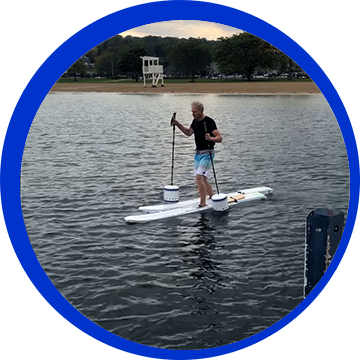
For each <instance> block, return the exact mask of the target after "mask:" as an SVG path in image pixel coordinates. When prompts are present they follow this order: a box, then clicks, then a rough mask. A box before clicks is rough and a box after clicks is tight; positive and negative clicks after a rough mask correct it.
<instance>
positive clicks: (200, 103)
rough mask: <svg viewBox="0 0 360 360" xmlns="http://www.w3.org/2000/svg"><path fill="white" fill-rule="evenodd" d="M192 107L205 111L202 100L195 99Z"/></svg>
mask: <svg viewBox="0 0 360 360" xmlns="http://www.w3.org/2000/svg"><path fill="white" fill-rule="evenodd" d="M191 106H192V107H195V108H196V109H198V110H200V111H201V112H204V105H203V103H202V102H200V101H194V102H192V103H191Z"/></svg>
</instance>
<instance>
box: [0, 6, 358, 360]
mask: <svg viewBox="0 0 360 360" xmlns="http://www.w3.org/2000/svg"><path fill="white" fill-rule="evenodd" d="M251 4H253V3H240V2H236V1H227V2H225V3H224V2H222V3H221V4H220V3H218V2H210V1H203V0H201V1H197V2H196V3H194V2H190V1H177V0H176V1H174V0H171V1H170V0H167V1H161V2H152V3H147V4H142V5H137V6H133V7H130V8H126V9H123V10H120V11H117V12H115V13H112V14H109V15H108V16H106V17H102V18H100V19H98V20H96V21H94V22H93V23H91V24H89V25H88V26H86V27H85V28H83V29H81V30H79V31H78V32H77V33H75V34H74V35H73V36H72V37H70V38H69V39H68V40H67V41H65V42H64V43H63V44H62V45H61V46H59V47H58V48H57V49H56V50H55V51H54V52H53V53H52V54H51V55H50V56H49V57H48V58H47V59H46V60H44V62H43V63H42V64H41V65H40V66H39V67H38V68H37V69H36V70H35V71H34V72H33V73H32V74H31V75H30V76H29V77H28V78H27V79H26V81H25V87H24V89H23V90H22V91H21V92H20V93H19V94H18V96H17V103H16V106H15V107H14V108H12V109H11V110H10V112H9V127H8V129H6V130H5V131H4V133H3V134H2V138H1V139H2V160H1V162H0V166H1V184H2V185H3V186H2V189H3V192H2V205H3V206H2V207H1V220H2V221H1V222H2V225H1V266H2V275H3V283H2V289H4V290H5V291H4V292H3V295H2V299H1V304H2V308H3V310H4V318H3V324H6V328H5V327H3V330H5V331H4V332H3V334H2V340H3V344H5V353H6V354H8V356H7V357H6V358H12V359H17V358H19V359H20V358H33V357H36V358H37V359H49V358H51V359H57V358H59V359H60V358H61V359H63V358H67V359H82V358H87V359H108V358H113V357H120V356H121V357H125V356H131V358H132V357H135V358H140V357H144V356H145V357H148V358H152V357H154V358H156V359H167V358H168V357H169V356H171V357H174V358H180V357H183V356H187V357H193V358H196V359H197V358H198V357H199V356H206V358H218V357H219V356H224V357H225V356H238V357H240V356H241V357H248V358H251V359H264V358H265V359H273V358H274V359H303V358H310V359H315V358H324V357H326V358H327V359H338V358H353V357H354V355H355V354H356V347H355V344H356V340H357V339H356V332H357V326H358V321H359V311H358V304H357V298H356V296H355V295H354V291H353V289H354V288H356V284H357V283H358V279H357V274H358V269H357V264H356V261H357V259H356V255H357V254H358V250H359V245H358V241H357V238H358V234H357V231H356V229H355V226H354V222H355V220H354V219H353V220H351V218H352V217H354V216H355V214H352V212H351V211H350V208H352V204H353V203H355V204H356V203H357V196H358V195H357V194H356V193H353V194H352V198H351V202H350V206H349V214H348V218H347V223H346V227H345V232H344V235H343V238H342V241H341V244H340V247H339V249H338V252H337V254H336V256H335V258H334V260H333V262H332V264H331V266H330V268H329V269H328V271H327V273H326V274H325V276H324V277H323V279H322V280H321V282H320V283H319V284H318V285H317V287H316V289H315V290H314V291H313V292H312V293H311V294H310V295H309V296H308V297H307V298H306V300H304V301H303V302H302V303H301V304H300V305H299V306H298V307H297V308H296V309H295V310H294V311H292V312H291V313H290V314H289V315H287V316H286V317H285V318H284V319H282V320H281V321H280V322H278V323H276V324H275V325H273V326H272V327H270V328H268V329H267V330H265V331H263V332H261V333H259V334H257V335H255V336H252V337H250V338H248V339H246V340H243V341H241V342H238V343H235V344H232V345H227V346H223V347H221V348H214V349H209V350H201V351H187V352H186V354H184V352H183V351H172V350H163V349H155V348H151V347H147V346H143V345H139V344H135V343H132V342H130V341H127V340H124V339H121V338H119V337H117V336H115V335H113V334H111V333H109V332H107V331H105V330H103V329H102V328H100V327H99V326H97V325H96V324H94V323H92V322H91V321H90V320H88V319H87V318H85V317H84V316H83V315H82V314H80V313H79V312H78V311H77V310H76V309H74V308H73V307H72V306H71V305H70V304H69V303H68V302H67V301H66V299H64V298H63V297H62V295H61V294H60V293H59V292H58V291H57V290H56V288H55V287H54V286H53V285H52V283H51V282H50V280H49V279H48V277H47V276H46V274H45V273H44V271H43V269H42V268H41V266H40V264H39V263H38V261H37V258H36V256H35V254H34V252H33V250H32V247H31V245H30V242H29V239H28V236H27V233H26V229H25V226H24V221H23V217H22V211H21V203H20V194H19V189H20V181H19V180H20V168H21V160H22V153H23V149H24V145H25V141H26V137H27V134H28V131H29V128H30V126H31V123H32V120H33V118H34V116H35V114H36V111H37V110H38V108H39V106H40V105H41V102H42V101H43V99H44V98H45V96H46V95H47V93H48V92H49V91H50V89H51V87H52V86H53V84H54V83H55V82H56V81H57V79H58V78H59V77H60V76H61V75H62V74H63V73H64V71H65V70H66V69H67V68H68V67H69V66H71V64H72V63H74V62H75V61H76V60H77V59H78V58H79V57H80V56H82V55H83V54H84V53H86V52H87V51H89V50H90V49H91V48H93V47H94V46H96V45H97V44H99V43H101V42H102V41H104V40H106V39H108V38H110V37H112V36H114V35H116V34H118V33H120V32H123V31H126V30H128V29H131V28H134V27H137V26H141V25H144V24H147V23H153V22H160V21H167V20H185V19H189V20H204V21H211V22H217V23H221V24H225V25H229V26H233V27H235V28H239V29H242V30H245V31H248V32H250V33H252V34H254V35H257V36H259V37H261V38H263V39H264V40H266V41H268V42H270V43H272V44H273V45H274V46H276V47H278V48H279V49H280V50H282V51H284V52H285V53H286V54H287V55H289V56H290V57H291V58H292V59H294V61H295V62H297V63H298V64H299V65H300V66H301V67H302V68H303V69H304V70H305V71H306V72H307V73H308V74H309V75H310V77H311V78H312V79H313V80H314V81H315V83H316V84H317V85H318V86H319V88H320V90H321V91H322V93H323V94H324V96H325V97H326V99H327V100H328V102H329V103H330V105H331V107H332V109H333V111H334V113H335V115H336V117H337V120H338V122H339V124H340V125H341V130H342V133H343V136H344V139H345V141H346V147H347V151H348V159H349V164H354V159H353V158H355V156H356V155H357V149H356V140H355V139H354V137H355V136H356V133H357V127H358V126H359V125H358V124H356V123H353V122H350V121H349V120H350V119H353V118H354V116H357V118H358V115H356V114H357V112H356V104H357V99H356V96H355V94H356V90H357V89H356V87H355V85H354V84H353V83H352V82H351V79H349V78H347V77H344V76H342V73H341V69H340V70H339V68H341V65H342V64H343V63H344V62H345V61H347V59H344V57H346V56H348V57H350V56H351V49H352V48H353V47H354V46H355V44H356V39H357V35H356V34H357V32H358V30H356V29H355V24H357V20H356V18H355V11H354V10H353V9H351V8H350V6H347V5H346V2H343V3H342V7H341V8H339V7H336V8H335V7H334V8H332V7H331V6H329V3H325V2H317V3H316V2H310V1H307V2H302V3H301V4H298V5H292V4H289V3H288V2H285V1H283V2H277V3H276V4H275V3H269V2H266V1H258V2H256V6H255V5H251ZM353 14H354V15H353ZM350 24H354V27H353V28H351V25H350ZM335 25H336V27H334V26H335ZM344 28H345V29H347V30H348V32H347V33H345V32H344V30H343V29H344ZM341 29H342V30H341ZM351 30H353V31H354V32H351ZM339 44H341V48H342V50H341V53H340V52H336V46H338V45H339ZM334 72H336V74H337V76H330V74H334ZM43 74H47V77H44V76H43ZM343 89H345V90H346V93H345V92H344V91H343ZM329 147H331V144H329ZM356 180H357V173H356V170H355V169H352V173H351V181H352V188H353V189H354V181H355V185H356ZM329 191H331V184H329ZM319 205H320V204H319ZM352 211H353V210H352ZM353 212H354V211H353ZM304 221H305V219H304Z"/></svg>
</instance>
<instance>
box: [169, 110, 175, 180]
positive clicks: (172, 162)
mask: <svg viewBox="0 0 360 360" xmlns="http://www.w3.org/2000/svg"><path fill="white" fill-rule="evenodd" d="M175 116H176V113H174V114H173V116H172V118H171V122H170V124H172V125H173V141H172V156H171V181H170V183H171V185H174V155H175V124H173V120H175Z"/></svg>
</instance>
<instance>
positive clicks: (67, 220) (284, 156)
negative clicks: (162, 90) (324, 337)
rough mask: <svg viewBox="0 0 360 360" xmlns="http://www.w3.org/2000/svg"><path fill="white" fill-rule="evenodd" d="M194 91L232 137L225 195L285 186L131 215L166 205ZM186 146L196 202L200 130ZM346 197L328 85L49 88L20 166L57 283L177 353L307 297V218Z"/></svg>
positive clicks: (228, 337) (222, 176) (73, 297)
mask: <svg viewBox="0 0 360 360" xmlns="http://www.w3.org/2000/svg"><path fill="white" fill-rule="evenodd" d="M193 100H200V101H203V103H204V104H205V110H206V113H207V114H208V115H209V116H211V117H213V118H214V119H215V120H216V122H217V125H218V128H219V130H220V131H221V133H222V135H223V138H224V142H223V143H222V144H217V145H216V148H217V155H216V161H215V168H216V173H217V178H218V182H219V188H220V191H222V192H228V191H236V190H238V189H241V188H249V187H257V186H270V187H272V188H273V189H274V195H273V196H272V197H270V198H269V199H268V200H267V201H263V202H254V203H249V204H247V205H243V206H236V207H233V208H232V209H231V211H230V213H229V214H228V215H226V216H221V217H218V216H214V215H212V214H211V213H210V214H202V215H201V214H195V215H189V216H184V217H179V218H176V219H171V220H167V221H162V222H153V223H149V224H139V225H128V224H126V223H125V222H124V220H123V219H124V217H125V216H128V215H131V214H133V213H136V212H137V210H136V209H137V207H138V206H140V205H145V204H155V203H158V202H161V200H162V196H163V193H162V189H163V186H164V185H168V184H169V183H170V170H171V144H172V128H171V127H170V126H169V122H170V118H171V115H172V113H173V112H174V111H176V112H177V113H178V115H177V118H178V120H179V121H180V122H181V123H183V124H186V125H188V124H190V122H191V112H190V103H191V102H192V101H193ZM175 142H176V148H175V176H174V183H175V184H176V185H178V186H179V187H180V197H181V198H182V199H188V198H193V197H194V196H196V194H197V193H196V187H195V184H194V179H193V174H192V172H193V170H192V166H193V163H192V161H193V160H192V156H193V149H194V140H193V138H192V137H191V138H187V137H186V136H184V135H182V134H181V133H180V132H179V131H177V133H176V139H175ZM211 181H212V182H213V179H212V178H211ZM348 201H349V169H348V161H347V155H346V149H345V145H344V141H343V138H342V135H341V131H340V128H339V126H338V123H337V122H336V119H335V117H334V114H333V113H332V111H331V109H330V107H329V105H328V103H327V102H326V100H325V99H324V97H323V96H322V95H311V96H305V95H301V96H296V95H289V96H244V95H242V96H239V95H199V96H196V95H185V94H184V95H175V94H164V95H135V94H129V95H120V94H65V93H62V94H49V95H48V96H47V97H46V99H45V100H44V102H43V104H42V106H41V107H40V109H39V111H38V113H37V115H36V117H35V119H34V122H33V125H32V127H31V129H30V132H29V135H28V139H27V142H26V146H25V150H24V157H23V164H22V207H23V214H24V220H25V224H26V228H27V232H28V235H29V238H30V241H31V244H32V246H33V248H34V251H35V253H36V255H37V257H38V259H39V261H40V263H41V265H42V267H43V268H44V270H45V272H46V273H47V275H48V276H49V278H50V279H51V281H52V283H53V284H54V285H55V287H56V288H57V289H58V290H59V291H60V292H61V293H62V294H63V296H64V297H65V298H66V299H67V300H68V301H69V302H70V303H71V304H72V305H73V306H74V307H75V308H76V309H78V310H79V311H80V312H81V313H83V314H84V315H85V316H86V317H88V318H89V319H90V320H92V321H93V322H95V323H96V324H98V325H100V326H101V327H103V328H104V329H106V330H108V331H110V332H112V333H114V334H117V335H119V336H121V337H123V338H126V339H129V340H132V341H135V342H138V343H141V344H145V345H150V346H154V347H160V348H168V349H204V348H209V347H216V346H221V345H225V344H229V343H232V342H236V341H239V340H242V339H244V338H246V337H249V336H251V335H253V334H256V333H258V332H260V331H261V330H264V329H266V328H267V327H269V326H271V325H272V324H274V323H275V322H277V321H278V320H280V319H281V318H283V317H284V316H285V315H287V314H288V313H289V312H291V311H292V310H293V309H294V308H295V307H296V306H297V305H298V304H299V303H300V302H301V301H302V296H303V283H304V275H303V273H304V233H305V228H304V226H305V218H306V216H307V214H308V213H309V212H310V211H311V210H313V209H315V208H318V207H329V208H337V209H339V210H343V211H344V212H345V214H346V212H347V209H348Z"/></svg>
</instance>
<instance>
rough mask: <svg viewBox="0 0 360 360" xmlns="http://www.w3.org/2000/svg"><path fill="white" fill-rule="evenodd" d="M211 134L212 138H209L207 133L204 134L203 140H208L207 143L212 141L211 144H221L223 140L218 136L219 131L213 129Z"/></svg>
mask: <svg viewBox="0 0 360 360" xmlns="http://www.w3.org/2000/svg"><path fill="white" fill-rule="evenodd" d="M212 134H213V135H214V136H210V134H209V133H206V134H205V139H206V140H208V141H213V142H222V141H223V138H222V136H221V134H220V131H219V130H218V129H215V130H213V131H212Z"/></svg>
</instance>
